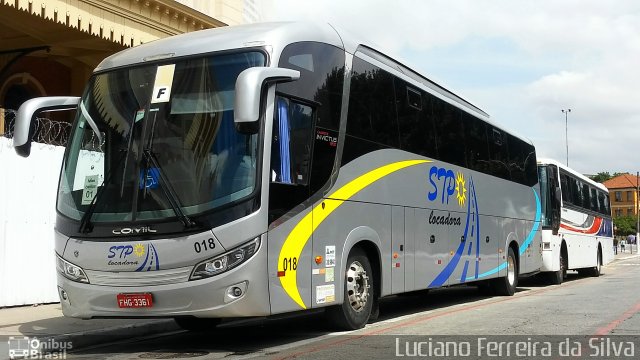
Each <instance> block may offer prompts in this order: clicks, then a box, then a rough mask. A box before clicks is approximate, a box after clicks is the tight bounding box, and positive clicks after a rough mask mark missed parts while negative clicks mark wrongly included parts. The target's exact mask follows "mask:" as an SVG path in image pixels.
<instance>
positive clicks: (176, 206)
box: [142, 109, 196, 228]
mask: <svg viewBox="0 0 640 360" xmlns="http://www.w3.org/2000/svg"><path fill="white" fill-rule="evenodd" d="M151 112H153V123H152V125H151V136H149V142H148V143H147V147H145V148H144V149H143V150H142V156H143V157H144V160H145V167H144V177H143V179H146V178H147V176H149V165H151V166H153V168H155V170H156V171H157V173H158V177H159V179H158V185H160V188H161V189H162V192H163V193H164V196H166V197H167V200H169V205H171V208H172V209H173V212H174V213H175V214H176V216H177V217H178V219H180V221H181V222H182V223H183V224H184V227H185V228H189V227H192V226H195V225H196V223H195V222H193V221H192V220H191V219H190V218H189V217H188V216H187V215H186V214H185V213H184V212H183V211H182V204H181V203H180V200H179V199H178V195H177V194H176V191H175V189H174V188H173V186H172V185H171V182H169V181H168V179H167V175H165V174H164V171H163V170H162V167H161V166H160V162H159V161H158V158H157V157H156V154H155V153H154V151H153V138H154V135H155V131H156V118H157V116H158V111H157V110H155V111H152V110H151V109H149V114H150V113H151ZM143 186H144V191H145V192H146V191H147V186H146V184H143Z"/></svg>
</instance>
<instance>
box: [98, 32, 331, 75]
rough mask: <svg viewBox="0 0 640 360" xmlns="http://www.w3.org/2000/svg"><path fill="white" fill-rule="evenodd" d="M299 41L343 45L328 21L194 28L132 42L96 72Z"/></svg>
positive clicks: (276, 49) (276, 50)
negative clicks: (134, 44)
mask: <svg viewBox="0 0 640 360" xmlns="http://www.w3.org/2000/svg"><path fill="white" fill-rule="evenodd" d="M299 41H317V42H323V43H327V44H330V45H334V46H337V47H339V48H341V49H344V45H343V43H342V40H341V39H340V36H338V33H337V32H336V31H335V29H334V28H333V27H332V26H330V25H329V24H317V23H304V22H270V23H256V24H249V25H237V26H226V27H219V28H213V29H206V30H200V31H193V32H189V33H184V34H180V35H176V36H170V37H167V38H163V39H158V40H154V41H151V42H148V43H146V44H142V45H139V46H135V47H132V48H129V49H126V50H123V51H120V52H118V53H116V54H114V55H111V56H109V57H107V58H106V59H104V60H103V61H102V62H101V63H100V64H99V65H98V67H97V68H96V69H95V71H96V72H99V71H104V70H108V69H112V68H117V67H122V66H129V65H135V64H143V63H145V62H147V61H154V60H160V59H168V58H178V57H183V56H190V55H195V54H206V53H211V52H216V51H224V50H231V49H242V48H255V47H264V46H270V47H272V48H273V50H274V52H275V53H277V52H278V50H281V49H282V48H284V47H285V46H286V45H288V44H290V43H294V42H299Z"/></svg>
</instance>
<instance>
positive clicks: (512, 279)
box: [493, 248, 518, 296]
mask: <svg viewBox="0 0 640 360" xmlns="http://www.w3.org/2000/svg"><path fill="white" fill-rule="evenodd" d="M493 281H494V286H493V288H494V290H495V293H496V295H502V296H512V295H513V294H515V293H516V286H518V263H517V262H516V255H515V253H514V252H513V249H512V248H509V254H508V255H507V276H505V277H502V278H498V279H494V280H493Z"/></svg>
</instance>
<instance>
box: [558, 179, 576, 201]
mask: <svg viewBox="0 0 640 360" xmlns="http://www.w3.org/2000/svg"><path fill="white" fill-rule="evenodd" d="M560 187H561V188H562V203H563V205H564V206H567V204H571V203H572V201H573V199H572V198H571V188H570V187H569V176H568V175H567V174H560Z"/></svg>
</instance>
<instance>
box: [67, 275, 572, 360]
mask: <svg viewBox="0 0 640 360" xmlns="http://www.w3.org/2000/svg"><path fill="white" fill-rule="evenodd" d="M580 278H582V276H579V275H577V273H576V274H572V273H569V274H568V278H567V280H566V281H573V280H577V279H580ZM542 286H548V282H546V279H545V278H538V277H537V276H535V277H530V278H527V279H521V281H520V285H519V287H518V289H517V291H518V292H524V291H529V290H530V289H529V288H536V287H542ZM491 297H495V296H494V295H483V294H481V292H480V291H479V290H478V288H477V287H476V286H475V285H472V284H470V285H458V286H452V287H447V288H440V289H432V290H428V291H427V290H423V291H416V292H411V293H405V294H401V295H393V296H389V297H385V298H383V299H381V300H380V315H379V317H378V319H377V320H375V321H372V323H374V324H375V323H376V322H381V321H385V320H390V319H394V318H399V317H402V316H407V315H412V314H416V313H421V312H425V311H431V310H441V309H445V308H447V307H450V306H455V305H460V304H470V303H473V302H476V301H479V300H483V299H488V298H491ZM325 315H326V314H325V313H324V311H322V310H319V311H315V312H314V313H308V312H305V313H295V314H291V315H284V316H281V317H278V318H275V317H274V318H255V319H246V320H235V321H227V322H224V323H222V324H221V325H219V326H218V327H216V328H212V329H211V331H206V332H189V331H175V332H172V333H165V334H157V335H152V334H150V336H148V337H146V338H142V339H139V338H138V339H131V340H129V341H118V342H117V346H113V344H107V342H106V341H105V343H104V344H102V345H99V346H96V347H93V348H90V349H79V350H77V351H74V352H73V353H74V356H76V357H78V358H87V359H89V358H96V357H102V356H104V354H122V353H124V354H138V353H141V354H140V355H137V357H138V358H169V357H193V356H214V357H229V356H242V355H250V354H254V355H271V354H269V353H266V351H276V350H272V349H273V348H276V349H277V348H278V347H280V346H290V345H291V344H292V343H296V342H300V343H301V344H304V343H310V342H314V341H316V340H317V339H318V338H321V337H322V336H324V335H327V334H331V333H334V332H335V331H336V329H335V328H334V327H333V326H332V325H331V323H330V322H329V321H328V320H327V318H326V316H325ZM348 334H349V333H345V335H348ZM267 349H271V350H267Z"/></svg>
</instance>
